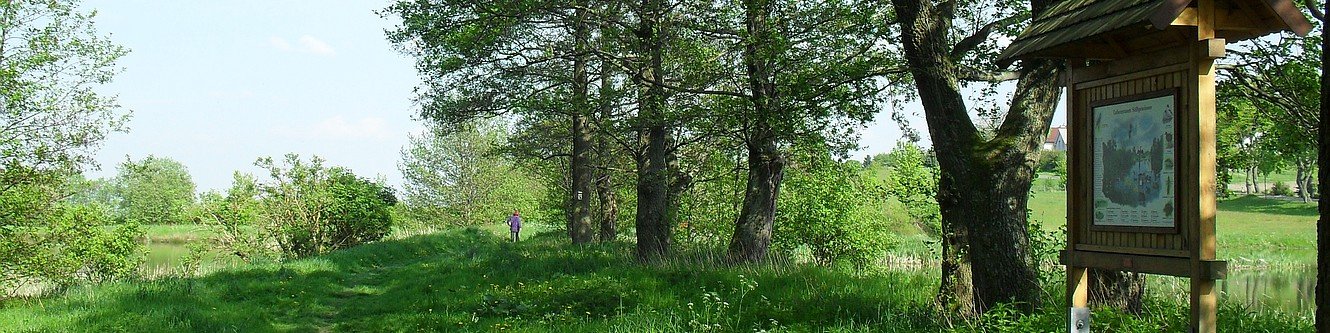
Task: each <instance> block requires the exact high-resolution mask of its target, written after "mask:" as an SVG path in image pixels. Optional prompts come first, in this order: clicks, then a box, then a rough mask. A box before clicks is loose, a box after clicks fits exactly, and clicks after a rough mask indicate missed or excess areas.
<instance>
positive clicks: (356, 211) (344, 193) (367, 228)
mask: <svg viewBox="0 0 1330 333" xmlns="http://www.w3.org/2000/svg"><path fill="white" fill-rule="evenodd" d="M331 174H332V175H331V177H329V179H328V185H327V186H328V190H329V195H330V196H332V198H331V199H332V200H330V202H329V205H328V206H327V207H325V208H324V212H325V213H327V216H328V219H329V222H331V226H332V227H333V228H332V232H331V234H332V237H331V238H330V239H331V240H333V241H335V242H340V243H344V245H342V246H343V247H345V246H354V245H358V244H363V243H367V242H372V241H376V240H379V239H382V238H383V237H384V236H387V235H388V231H389V230H391V228H392V222H393V219H392V211H391V208H392V206H393V205H396V204H397V196H396V195H394V194H393V191H392V189H391V188H388V187H385V186H382V185H379V184H377V183H374V182H371V181H369V180H367V179H364V178H360V177H356V175H354V174H351V172H350V171H348V170H346V169H342V168H333V169H332V171H331ZM330 245H331V244H330Z"/></svg>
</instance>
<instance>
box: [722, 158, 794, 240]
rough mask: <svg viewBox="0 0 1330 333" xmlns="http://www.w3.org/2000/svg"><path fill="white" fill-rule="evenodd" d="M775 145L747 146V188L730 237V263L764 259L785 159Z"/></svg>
mask: <svg viewBox="0 0 1330 333" xmlns="http://www.w3.org/2000/svg"><path fill="white" fill-rule="evenodd" d="M775 148H776V146H775V144H774V143H767V144H762V145H754V144H750V145H749V147H748V156H749V157H748V185H747V186H745V188H744V200H743V208H742V210H740V211H739V220H738V221H737V222H736V223H735V226H734V235H733V236H732V237H731V238H730V247H729V256H730V260H734V261H742V262H756V261H761V260H763V259H766V255H767V250H768V249H769V248H770V247H771V229H772V226H773V221H774V220H775V216H776V198H777V197H778V196H779V195H780V183H781V179H782V178H783V173H784V168H785V158H784V157H782V156H781V155H780V153H779V152H778V151H776V149H775Z"/></svg>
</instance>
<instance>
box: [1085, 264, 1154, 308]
mask: <svg viewBox="0 0 1330 333" xmlns="http://www.w3.org/2000/svg"><path fill="white" fill-rule="evenodd" d="M1089 274H1090V306H1095V307H1111V308H1115V309H1118V310H1122V311H1123V312H1126V313H1130V314H1137V315H1139V314H1141V310H1142V306H1141V304H1142V297H1144V296H1145V274H1140V273H1130V272H1120V271H1108V270H1100V269H1090V271H1089Z"/></svg>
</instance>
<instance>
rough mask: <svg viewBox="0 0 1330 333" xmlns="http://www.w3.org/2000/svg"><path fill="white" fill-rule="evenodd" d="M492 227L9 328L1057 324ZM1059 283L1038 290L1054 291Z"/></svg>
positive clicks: (133, 285) (102, 294) (833, 279)
mask: <svg viewBox="0 0 1330 333" xmlns="http://www.w3.org/2000/svg"><path fill="white" fill-rule="evenodd" d="M504 236H505V235H504V231H503V230H502V226H500V225H494V226H488V227H486V228H479V229H477V228H468V229H454V230H448V231H442V232H437V233H430V234H423V235H417V236H411V237H406V238H401V239H391V240H386V241H381V242H376V243H372V244H368V245H364V246H360V247H356V248H352V249H348V250H343V251H338V252H334V253H331V254H328V255H324V256H318V257H312V258H306V259H299V260H293V261H289V262H285V263H262V264H250V265H242V266H238V267H231V268H226V269H223V270H221V271H218V272H214V273H211V274H207V275H205V276H201V277H193V278H172V277H167V278H162V279H158V280H154V281H137V282H135V281H131V282H116V283H109V284H104V285H100V286H87V287H80V288H75V289H72V290H70V291H68V292H66V293H65V294H63V295H59V296H54V297H47V298H41V299H16V300H10V301H8V302H6V303H2V304H0V322H4V323H6V325H3V326H0V331H4V332H51V331H57V332H103V331H135V332H190V331H206V332H218V331H221V332H230V331H241V332H267V331H297V332H323V331H458V330H464V331H508V330H511V331H520V332H704V331H713V332H739V331H743V332H752V331H759V330H767V331H790V332H810V331H825V332H869V331H874V332H921V331H926V332H939V331H943V332H945V331H956V332H971V331H995V332H1002V331H1005V332H1028V331H1054V330H1059V329H1060V327H1062V325H1064V323H1063V322H1064V320H1065V319H1064V318H1063V314H1064V312H1065V309H1064V308H1062V306H1061V303H1060V302H1057V301H1050V302H1048V303H1047V304H1046V306H1045V307H1041V308H1040V310H1039V311H1037V312H1036V313H1035V314H1033V315H1024V316H1022V315H1016V314H1014V313H1013V312H1010V311H1007V310H1002V309H999V310H995V311H994V312H993V313H992V314H990V315H987V316H985V317H983V318H980V319H978V320H958V319H955V318H949V316H947V315H945V314H943V313H939V312H937V310H936V309H935V308H934V307H932V306H931V305H930V302H931V299H932V296H933V293H934V292H935V291H936V288H937V281H936V278H935V277H931V275H929V274H920V273H919V272H918V271H917V270H909V269H889V268H885V267H878V268H870V269H867V270H859V271H856V270H850V269H845V268H835V267H820V266H812V265H802V264H790V263H785V264H763V265H741V266H729V265H724V264H721V263H719V262H718V261H717V260H716V259H715V258H717V257H719V256H716V255H709V254H707V253H706V252H701V253H683V254H680V255H679V256H677V257H678V258H682V259H675V260H671V261H667V262H663V263H657V264H649V265H643V264H639V263H636V262H634V261H633V260H631V253H632V247H631V244H630V243H626V242H619V243H610V244H595V245H587V246H575V245H570V244H568V242H567V239H566V237H565V236H564V235H562V233H559V232H544V233H539V234H537V235H534V236H532V237H529V238H527V239H525V240H523V241H522V242H520V243H517V244H513V243H508V242H504V241H503V237H504ZM1061 289H1062V288H1061V287H1060V286H1058V285H1051V286H1048V290H1049V292H1048V294H1047V296H1046V297H1047V299H1049V300H1058V299H1061V297H1062V296H1061V294H1060V290H1061ZM1148 301H1149V302H1150V306H1149V308H1150V309H1151V310H1150V311H1149V312H1147V314H1146V315H1145V316H1143V317H1141V318H1134V317H1131V316H1124V315H1121V314H1117V313H1114V312H1112V311H1106V310H1105V311H1098V312H1096V317H1095V325H1096V330H1107V331H1117V332H1158V331H1161V330H1163V331H1178V330H1181V329H1182V327H1184V326H1183V325H1185V318H1186V316H1185V314H1186V310H1185V309H1184V308H1183V307H1180V306H1177V305H1174V304H1169V303H1161V301H1160V300H1159V299H1151V300H1148ZM1221 311H1222V313H1221V316H1220V318H1221V320H1222V323H1221V325H1224V327H1226V328H1233V329H1238V330H1243V331H1251V330H1253V329H1263V330H1270V331H1295V330H1307V329H1310V320H1309V319H1308V318H1305V317H1299V316H1294V315H1285V314H1280V313H1278V312H1267V311H1262V312H1259V313H1257V312H1249V311H1248V310H1245V309H1243V308H1240V307H1237V306H1228V305H1226V306H1222V307H1221Z"/></svg>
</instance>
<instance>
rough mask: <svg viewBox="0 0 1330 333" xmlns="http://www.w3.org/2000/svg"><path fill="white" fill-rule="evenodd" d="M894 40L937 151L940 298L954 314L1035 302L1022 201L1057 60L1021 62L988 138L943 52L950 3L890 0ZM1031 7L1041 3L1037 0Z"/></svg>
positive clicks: (1048, 113) (1051, 102) (1045, 123)
mask: <svg viewBox="0 0 1330 333" xmlns="http://www.w3.org/2000/svg"><path fill="white" fill-rule="evenodd" d="M892 3H893V4H894V6H895V8H896V13H897V15H898V16H899V18H900V24H901V27H902V29H901V31H902V44H903V46H904V50H905V54H906V59H907V61H908V65H909V67H910V73H911V75H912V76H913V78H914V83H915V85H916V89H917V90H918V92H919V98H920V101H921V102H922V104H923V106H924V117H925V120H926V121H927V123H928V128H929V135H930V136H931V138H932V139H933V145H934V151H937V152H938V154H937V160H938V165H939V167H940V169H941V179H940V183H939V187H938V204H939V206H940V208H941V211H942V230H943V233H944V235H943V237H942V241H943V244H942V247H943V256H944V258H943V260H944V261H943V264H942V270H943V271H942V277H943V278H942V285H941V286H940V289H939V291H938V300H939V301H940V302H942V303H943V304H944V305H945V306H947V307H951V308H953V309H954V310H955V311H956V312H958V313H959V314H962V315H973V314H977V313H982V312H984V311H986V310H987V309H989V308H992V307H993V306H994V305H996V304H997V303H1001V302H1015V303H1016V306H1017V307H1018V308H1020V309H1022V310H1024V311H1030V310H1032V309H1034V308H1035V307H1037V306H1038V305H1039V304H1040V298H1039V296H1040V287H1039V281H1038V278H1037V268H1036V267H1035V264H1034V261H1033V260H1032V256H1031V255H1030V248H1029V246H1030V242H1029V235H1028V234H1027V232H1026V230H1027V229H1026V223H1027V222H1026V208H1027V203H1028V198H1029V192H1030V184H1031V180H1032V179H1033V176H1034V162H1035V161H1036V160H1037V157H1038V156H1037V154H1038V148H1039V146H1040V144H1041V143H1042V140H1043V136H1042V135H1043V134H1045V133H1046V131H1047V130H1048V127H1049V123H1050V122H1051V120H1052V115H1053V108H1054V106H1055V105H1056V104H1057V101H1058V99H1059V96H1060V89H1059V87H1058V85H1057V82H1058V73H1059V72H1060V68H1061V66H1060V64H1059V63H1056V62H1052V61H1023V62H1022V64H1021V68H1020V69H1019V78H1020V79H1019V80H1018V82H1017V86H1016V91H1015V93H1014V95H1013V97H1012V103H1011V108H1010V110H1009V111H1008V113H1007V115H1006V118H1005V119H1004V120H1003V122H1002V125H1001V126H1000V127H999V128H998V129H997V132H996V133H995V135H994V137H993V139H990V140H984V139H983V138H982V137H981V136H980V133H979V131H978V130H977V129H976V128H975V126H974V123H973V121H972V120H971V119H970V116H969V112H968V111H969V110H968V109H966V106H965V102H964V99H963V98H962V96H961V93H960V90H959V78H958V76H957V72H958V71H957V67H956V64H955V63H954V62H953V61H954V60H953V58H951V57H950V51H951V46H952V43H951V41H950V38H949V37H950V35H949V32H950V29H951V24H952V23H951V21H950V20H951V18H953V17H954V16H955V12H954V11H955V8H954V3H950V2H934V1H916V0H893V1H892ZM1035 3H1036V6H1034V7H1035V12H1036V13H1038V12H1039V11H1041V10H1042V9H1043V8H1045V7H1046V5H1047V4H1046V3H1044V2H1041V1H1035Z"/></svg>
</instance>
